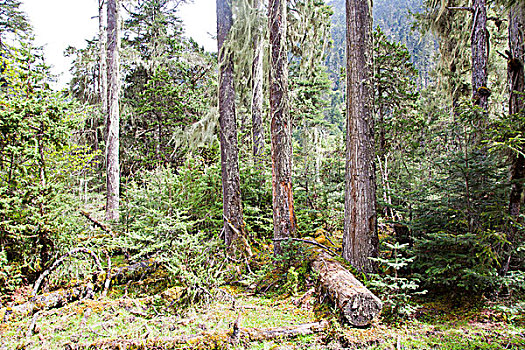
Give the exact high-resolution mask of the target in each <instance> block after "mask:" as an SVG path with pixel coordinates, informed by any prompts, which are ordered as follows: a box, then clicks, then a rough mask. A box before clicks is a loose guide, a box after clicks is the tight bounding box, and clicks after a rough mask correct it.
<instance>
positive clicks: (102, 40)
mask: <svg viewBox="0 0 525 350" xmlns="http://www.w3.org/2000/svg"><path fill="white" fill-rule="evenodd" d="M104 3H105V0H98V48H99V55H100V57H99V62H98V93H99V102H100V111H101V113H102V115H107V114H108V68H107V55H106V50H107V48H106V43H107V36H106V35H107V34H106V26H105V24H104V19H105V16H104ZM105 135H107V130H105V134H104V137H105Z"/></svg>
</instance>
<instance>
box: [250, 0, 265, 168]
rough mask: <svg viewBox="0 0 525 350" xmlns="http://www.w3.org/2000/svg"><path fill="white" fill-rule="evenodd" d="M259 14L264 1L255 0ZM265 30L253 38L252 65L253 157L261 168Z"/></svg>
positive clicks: (260, 30) (258, 32)
mask: <svg viewBox="0 0 525 350" xmlns="http://www.w3.org/2000/svg"><path fill="white" fill-rule="evenodd" d="M253 6H254V7H255V8H256V9H257V11H258V12H261V11H262V9H263V0H254V1H253ZM263 31H264V30H263V28H262V27H261V28H256V29H255V35H254V38H253V50H254V52H253V63H252V136H253V157H254V159H255V163H256V166H258V167H261V163H262V160H263V159H262V158H263V152H264V127H263V74H264V72H263Z"/></svg>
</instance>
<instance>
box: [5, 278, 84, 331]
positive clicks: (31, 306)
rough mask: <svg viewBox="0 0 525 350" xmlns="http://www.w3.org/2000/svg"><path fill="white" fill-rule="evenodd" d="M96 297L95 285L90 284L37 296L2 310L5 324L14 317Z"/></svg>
mask: <svg viewBox="0 0 525 350" xmlns="http://www.w3.org/2000/svg"><path fill="white" fill-rule="evenodd" d="M93 296H94V285H93V283H91V282H89V283H86V284H81V285H79V286H75V287H71V288H68V289H59V290H56V291H53V292H49V293H44V294H42V295H36V296H34V297H32V298H31V301H28V302H26V303H24V304H21V305H17V306H15V307H13V308H11V307H7V308H5V309H0V315H1V314H3V315H4V316H3V322H7V321H8V320H9V319H11V318H12V317H18V316H22V317H24V316H27V315H32V314H34V313H35V312H36V311H39V310H45V309H53V308H57V307H62V306H64V305H67V304H69V303H72V302H74V301H77V300H80V299H92V298H93Z"/></svg>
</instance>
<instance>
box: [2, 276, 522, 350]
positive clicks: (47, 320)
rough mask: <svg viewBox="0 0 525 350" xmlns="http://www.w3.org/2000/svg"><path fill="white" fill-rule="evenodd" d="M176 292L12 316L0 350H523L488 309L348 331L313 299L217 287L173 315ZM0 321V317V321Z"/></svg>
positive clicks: (455, 310)
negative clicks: (293, 332) (266, 332)
mask: <svg viewBox="0 0 525 350" xmlns="http://www.w3.org/2000/svg"><path fill="white" fill-rule="evenodd" d="M139 283H140V282H139ZM179 292H180V291H179V290H177V288H169V289H167V290H165V291H163V292H161V293H159V294H156V295H153V296H147V297H139V295H132V293H130V294H128V293H127V289H126V291H123V290H120V291H117V292H115V291H114V292H113V294H111V295H109V296H108V297H107V298H102V299H99V300H80V301H76V302H73V303H70V304H68V305H66V306H63V307H62V308H57V309H51V310H43V311H40V312H37V313H36V314H34V316H30V315H28V316H25V317H16V318H15V317H14V318H13V319H12V320H8V321H7V322H2V323H0V350H7V349H9V350H10V349H172V348H197V349H209V348H220V349H223V348H230V349H245V348H249V349H395V350H397V349H525V328H524V327H523V324H522V325H521V326H520V325H519V324H517V323H513V322H511V320H510V319H509V318H510V317H509V316H508V315H510V314H508V313H507V314H506V313H505V312H502V311H501V310H498V309H497V308H495V307H494V306H491V305H490V304H488V303H484V304H481V303H475V304H469V303H457V304H456V305H454V303H451V302H449V301H448V300H443V301H441V302H440V301H433V302H426V303H423V304H422V306H421V307H420V308H419V309H418V311H417V312H416V313H415V315H414V317H412V318H411V319H409V320H404V321H399V320H398V321H388V320H386V319H383V318H381V317H380V318H379V319H377V320H375V321H374V322H373V324H372V325H371V326H369V327H366V328H351V327H349V326H346V325H344V323H342V322H340V321H339V320H338V319H337V316H335V310H333V309H332V308H331V307H330V306H329V304H326V303H325V304H322V305H323V306H319V303H318V301H319V300H318V299H317V297H316V296H315V294H314V293H309V294H303V293H301V294H302V295H298V296H295V297H294V296H290V295H287V296H279V295H276V294H270V295H254V294H253V293H249V292H247V291H246V290H244V289H241V288H224V289H222V290H221V291H219V292H217V293H215V295H213V297H212V298H210V301H209V302H208V303H206V304H201V305H198V306H195V307H190V308H185V309H180V308H177V307H174V306H173V303H174V301H175V300H176V299H177V298H178V297H179V295H178V293H179ZM25 293H26V294H28V291H26V292H25ZM21 294H24V292H22V293H21ZM20 298H21V299H23V296H20ZM4 310H5V309H4ZM4 312H5V311H4ZM3 318H4V315H1V314H0V321H2V319H3ZM322 319H325V320H328V326H327V327H326V328H325V329H324V330H323V331H320V332H316V333H314V334H310V335H302V336H298V337H294V338H288V339H286V338H284V339H283V338H280V339H268V340H263V339H259V340H254V339H248V340H247V339H242V338H241V339H240V340H239V341H238V342H232V341H231V335H232V332H233V329H234V328H235V327H239V328H241V329H259V330H260V329H269V328H274V327H285V326H295V325H299V324H304V323H310V322H316V321H320V320H322Z"/></svg>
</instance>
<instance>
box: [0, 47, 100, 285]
mask: <svg viewBox="0 0 525 350" xmlns="http://www.w3.org/2000/svg"><path fill="white" fill-rule="evenodd" d="M6 61H7V69H6V72H5V77H6V88H5V89H4V90H3V91H1V92H0V194H1V196H0V251H2V254H4V256H5V258H7V261H8V262H9V264H13V266H12V268H11V269H10V270H11V271H21V272H22V273H23V275H24V276H25V277H28V276H34V274H35V273H38V272H39V271H40V270H41V269H42V268H43V266H44V265H45V264H46V263H48V261H49V260H50V258H51V256H52V255H53V254H54V252H55V251H56V250H57V249H58V247H57V245H59V246H62V242H64V241H66V240H68V239H69V236H63V234H64V231H63V230H62V229H63V227H62V226H61V223H62V222H63V221H62V216H61V214H63V212H64V210H63V209H64V206H63V203H62V202H61V201H60V200H59V198H61V196H62V195H63V194H64V193H65V192H67V191H68V186H69V184H70V183H71V182H70V181H71V180H72V178H73V177H74V176H77V175H78V174H79V173H81V172H85V170H84V169H86V168H88V165H89V164H90V163H91V162H92V161H93V160H94V157H95V156H96V154H93V153H92V152H91V151H89V150H86V149H84V148H82V147H78V146H76V145H75V143H74V142H73V140H72V138H71V134H72V133H73V132H74V131H75V130H78V129H79V126H80V125H81V123H82V121H83V118H84V116H83V115H82V114H81V113H80V112H78V108H77V106H76V105H75V104H74V103H73V102H71V101H68V100H67V99H66V97H64V96H62V95H61V94H58V93H55V92H52V91H51V90H49V88H48V86H47V83H46V77H47V76H48V71H47V67H46V66H45V65H44V64H43V62H42V59H41V56H40V53H39V52H38V51H36V52H35V49H34V48H32V47H31V45H30V43H29V44H28V43H21V45H20V48H19V49H16V50H15V49H13V50H11V51H10V54H9V56H8V58H7V60H6ZM4 271H5V270H4ZM16 276H17V275H16V273H15V272H13V276H12V277H13V278H14V280H13V281H11V282H10V284H11V286H10V287H9V288H10V289H12V283H14V281H15V280H16V278H17V277H16ZM2 286H3V284H2ZM1 288H3V287H0V289H1Z"/></svg>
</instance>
